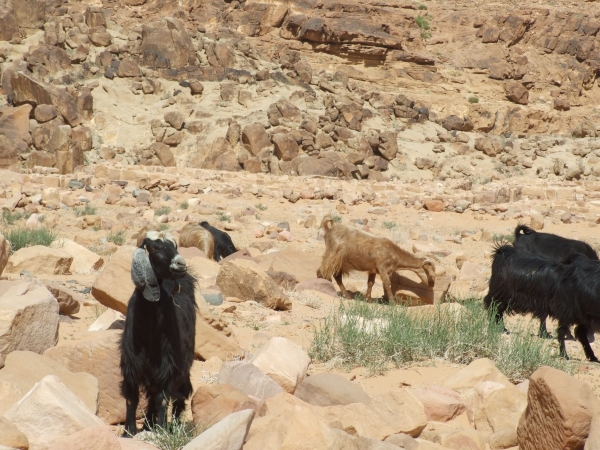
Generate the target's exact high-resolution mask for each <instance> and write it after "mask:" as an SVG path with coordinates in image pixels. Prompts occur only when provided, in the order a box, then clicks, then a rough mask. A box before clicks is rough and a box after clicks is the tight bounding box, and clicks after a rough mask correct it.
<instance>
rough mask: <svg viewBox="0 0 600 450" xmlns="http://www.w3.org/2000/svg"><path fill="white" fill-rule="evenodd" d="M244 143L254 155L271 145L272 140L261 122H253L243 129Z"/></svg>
mask: <svg viewBox="0 0 600 450" xmlns="http://www.w3.org/2000/svg"><path fill="white" fill-rule="evenodd" d="M242 144H243V145H244V147H245V148H246V150H248V151H249V152H250V153H251V154H252V156H256V155H258V153H259V152H260V151H261V150H262V149H263V148H267V147H270V146H271V141H270V140H269V136H268V135H267V132H266V131H265V128H264V127H263V126H262V125H261V124H259V123H251V124H249V125H246V126H245V127H244V128H243V129H242Z"/></svg>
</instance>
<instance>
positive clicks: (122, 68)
mask: <svg viewBox="0 0 600 450" xmlns="http://www.w3.org/2000/svg"><path fill="white" fill-rule="evenodd" d="M141 74H142V72H141V71H140V67H139V66H138V64H137V62H136V61H135V59H133V58H131V57H130V58H125V59H123V60H122V61H121V64H119V68H118V69H117V75H118V76H120V77H121V78H126V77H139V76H141Z"/></svg>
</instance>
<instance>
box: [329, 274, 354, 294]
mask: <svg viewBox="0 0 600 450" xmlns="http://www.w3.org/2000/svg"><path fill="white" fill-rule="evenodd" d="M333 278H335V281H336V282H337V284H338V286H339V287H340V290H341V291H342V294H344V297H346V298H347V299H348V300H352V296H351V295H350V293H349V292H348V291H347V290H346V286H344V283H342V274H341V273H336V274H335V275H334V276H333Z"/></svg>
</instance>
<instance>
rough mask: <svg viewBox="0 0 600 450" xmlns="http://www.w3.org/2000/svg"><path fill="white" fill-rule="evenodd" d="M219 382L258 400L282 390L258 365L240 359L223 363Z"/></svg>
mask: <svg viewBox="0 0 600 450" xmlns="http://www.w3.org/2000/svg"><path fill="white" fill-rule="evenodd" d="M219 384H229V385H231V386H232V387H234V388H235V389H237V390H238V391H240V392H243V393H244V394H246V395H248V396H249V397H251V398H254V399H257V400H258V401H262V400H265V399H267V398H269V397H273V396H275V395H277V394H279V393H281V392H283V389H282V388H281V386H279V384H277V383H276V382H275V381H274V380H273V379H272V378H270V377H269V376H267V375H265V374H264V373H262V372H261V370H260V369H259V368H258V367H256V366H255V365H253V364H250V363H247V362H241V361H232V362H226V363H223V365H222V366H221V370H220V371H219Z"/></svg>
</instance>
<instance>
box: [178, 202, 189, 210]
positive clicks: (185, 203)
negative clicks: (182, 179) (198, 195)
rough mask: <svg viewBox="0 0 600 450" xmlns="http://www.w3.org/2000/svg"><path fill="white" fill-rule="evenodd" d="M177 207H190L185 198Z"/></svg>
mask: <svg viewBox="0 0 600 450" xmlns="http://www.w3.org/2000/svg"><path fill="white" fill-rule="evenodd" d="M179 207H180V208H181V209H188V208H189V207H190V204H189V203H188V202H187V200H185V201H183V202H181V203H180V204H179Z"/></svg>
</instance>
